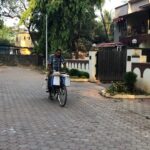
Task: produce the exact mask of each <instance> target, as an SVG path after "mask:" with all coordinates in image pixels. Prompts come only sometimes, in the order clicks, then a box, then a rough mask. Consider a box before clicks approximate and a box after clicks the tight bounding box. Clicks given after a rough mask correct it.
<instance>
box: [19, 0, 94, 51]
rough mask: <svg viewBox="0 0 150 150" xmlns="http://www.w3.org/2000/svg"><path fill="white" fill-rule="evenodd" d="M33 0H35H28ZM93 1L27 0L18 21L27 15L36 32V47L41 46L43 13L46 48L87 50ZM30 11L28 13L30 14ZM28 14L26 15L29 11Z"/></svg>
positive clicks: (42, 41)
mask: <svg viewBox="0 0 150 150" xmlns="http://www.w3.org/2000/svg"><path fill="white" fill-rule="evenodd" d="M30 1H35V0H30ZM94 5H95V2H93V1H92V0H84V1H81V0H68V1H66V0H57V1H47V0H46V1H42V0H41V1H36V3H31V2H29V8H28V9H27V10H26V11H25V12H24V13H23V14H22V20H21V22H24V21H25V20H26V19H28V18H30V21H31V22H32V26H34V27H36V29H37V30H38V32H39V35H40V36H39V39H38V47H39V48H38V50H37V51H39V50H42V51H44V49H45V44H44V43H45V38H44V37H45V22H46V20H45V15H46V14H47V15H48V49H49V52H50V53H52V52H53V51H54V50H55V49H56V48H58V47H61V48H62V49H64V50H67V51H68V52H69V50H72V51H75V50H76V49H81V50H89V49H90V48H91V47H90V46H91V45H92V42H93V39H94V30H95V25H96V21H95V14H94ZM30 13H31V14H30ZM29 14H30V15H29Z"/></svg>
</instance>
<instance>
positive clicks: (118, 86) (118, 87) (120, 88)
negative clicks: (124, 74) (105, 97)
mask: <svg viewBox="0 0 150 150" xmlns="http://www.w3.org/2000/svg"><path fill="white" fill-rule="evenodd" d="M107 92H108V93H110V94H115V93H126V92H127V88H126V86H125V83H124V82H115V83H112V85H111V86H110V87H109V88H108V89H107Z"/></svg>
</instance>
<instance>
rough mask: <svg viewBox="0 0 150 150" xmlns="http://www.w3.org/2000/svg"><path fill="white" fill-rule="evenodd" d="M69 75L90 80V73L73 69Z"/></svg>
mask: <svg viewBox="0 0 150 150" xmlns="http://www.w3.org/2000/svg"><path fill="white" fill-rule="evenodd" d="M69 75H70V76H74V77H80V78H89V73H87V72H84V71H79V70H77V69H71V70H70V71H69Z"/></svg>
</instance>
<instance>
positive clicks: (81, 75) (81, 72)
mask: <svg viewBox="0 0 150 150" xmlns="http://www.w3.org/2000/svg"><path fill="white" fill-rule="evenodd" d="M79 77H81V78H89V73H88V72H84V71H80V76H79Z"/></svg>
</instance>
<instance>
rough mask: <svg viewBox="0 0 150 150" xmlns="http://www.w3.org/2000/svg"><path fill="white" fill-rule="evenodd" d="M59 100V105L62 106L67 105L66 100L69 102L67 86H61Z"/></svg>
mask: <svg viewBox="0 0 150 150" xmlns="http://www.w3.org/2000/svg"><path fill="white" fill-rule="evenodd" d="M58 101H59V105H60V106H61V107H64V106H65V105H66V102H67V88H66V86H63V87H60V88H59V93H58Z"/></svg>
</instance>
